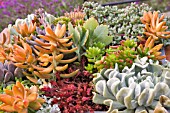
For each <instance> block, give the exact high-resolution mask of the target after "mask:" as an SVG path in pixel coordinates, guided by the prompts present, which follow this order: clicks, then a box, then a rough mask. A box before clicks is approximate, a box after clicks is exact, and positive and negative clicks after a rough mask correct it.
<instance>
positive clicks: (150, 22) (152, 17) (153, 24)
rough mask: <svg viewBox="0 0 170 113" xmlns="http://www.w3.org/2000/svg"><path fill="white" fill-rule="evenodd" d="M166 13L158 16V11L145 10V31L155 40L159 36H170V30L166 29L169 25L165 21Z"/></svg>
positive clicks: (142, 19) (143, 19) (142, 20)
mask: <svg viewBox="0 0 170 113" xmlns="http://www.w3.org/2000/svg"><path fill="white" fill-rule="evenodd" d="M164 17H165V15H164V14H163V15H162V16H161V17H160V18H159V16H158V12H157V11H155V12H153V13H152V12H150V11H149V12H146V11H145V12H144V14H143V17H141V22H142V23H143V24H145V28H144V29H145V32H144V34H145V35H146V36H152V37H153V38H154V39H155V40H158V39H159V38H164V39H167V38H170V31H166V30H167V29H168V26H166V22H165V21H163V19H164Z"/></svg>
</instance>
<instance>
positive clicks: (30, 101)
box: [0, 82, 45, 113]
mask: <svg viewBox="0 0 170 113" xmlns="http://www.w3.org/2000/svg"><path fill="white" fill-rule="evenodd" d="M4 91H5V94H0V101H2V102H3V104H1V105H0V110H3V111H6V112H18V113H28V111H29V109H31V110H39V109H40V107H41V104H43V103H44V101H45V100H44V99H42V98H38V88H37V87H36V86H32V87H31V88H30V89H29V88H25V87H24V85H23V84H21V83H20V82H16V84H15V85H14V86H13V87H12V90H8V89H6V90H4Z"/></svg>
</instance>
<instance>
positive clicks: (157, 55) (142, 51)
mask: <svg viewBox="0 0 170 113" xmlns="http://www.w3.org/2000/svg"><path fill="white" fill-rule="evenodd" d="M154 45H155V40H154V39H153V38H152V37H151V36H150V37H149V38H148V39H147V40H146V42H145V44H144V45H143V44H140V45H139V46H138V47H137V51H138V53H139V55H140V57H144V56H148V57H149V58H151V59H155V60H162V59H164V58H166V55H162V52H160V50H161V49H162V47H163V44H158V45H156V46H154Z"/></svg>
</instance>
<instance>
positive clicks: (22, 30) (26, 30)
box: [13, 22, 36, 37]
mask: <svg viewBox="0 0 170 113" xmlns="http://www.w3.org/2000/svg"><path fill="white" fill-rule="evenodd" d="M13 27H14V28H15V30H16V31H17V32H18V33H19V34H20V35H21V36H23V37H26V36H30V35H31V34H32V33H33V32H34V31H35V29H36V23H32V22H30V23H29V26H28V25H27V23H26V22H24V23H22V24H19V25H18V26H15V25H14V26H13Z"/></svg>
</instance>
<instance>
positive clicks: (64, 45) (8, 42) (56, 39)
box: [0, 23, 79, 83]
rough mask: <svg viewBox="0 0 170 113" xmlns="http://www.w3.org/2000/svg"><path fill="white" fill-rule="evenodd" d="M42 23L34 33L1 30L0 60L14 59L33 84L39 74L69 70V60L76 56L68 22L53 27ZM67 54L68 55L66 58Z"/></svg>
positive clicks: (40, 75) (45, 77)
mask: <svg viewBox="0 0 170 113" xmlns="http://www.w3.org/2000/svg"><path fill="white" fill-rule="evenodd" d="M25 25H26V24H25V23H23V24H22V23H21V24H20V26H25ZM41 26H42V27H41ZM41 26H35V27H36V29H35V33H34V34H30V36H27V37H26V36H25V35H22V32H18V34H19V35H16V34H15V35H12V36H10V35H9V36H8V35H5V34H4V33H1V34H3V37H2V40H0V41H1V43H0V50H1V53H0V60H1V61H2V62H4V60H9V61H12V62H14V65H15V66H17V67H19V68H22V69H23V74H24V75H25V76H26V77H27V78H28V79H29V80H30V81H32V82H34V83H37V81H38V80H37V78H38V77H39V78H41V79H49V78H51V77H52V76H53V77H55V76H54V74H55V72H57V71H64V70H66V69H67V67H68V63H71V62H73V61H75V60H76V59H77V56H75V54H74V51H75V50H77V48H72V47H71V46H72V44H73V42H71V41H70V39H71V38H72V35H70V36H68V35H67V34H66V25H65V24H64V25H62V26H61V25H60V24H57V25H56V26H52V27H51V26H50V25H48V26H44V25H43V24H42V25H41ZM54 30H55V31H54ZM7 31H8V30H6V32H7ZM4 32H5V31H4ZM70 54H72V55H70ZM68 55H69V57H66V56H68ZM73 55H74V56H73ZM71 57H72V58H71ZM64 64H65V65H64ZM78 71H79V70H76V71H75V72H73V73H70V74H61V76H62V77H66V78H68V77H72V76H74V75H75V74H76V73H77V72H78Z"/></svg>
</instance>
